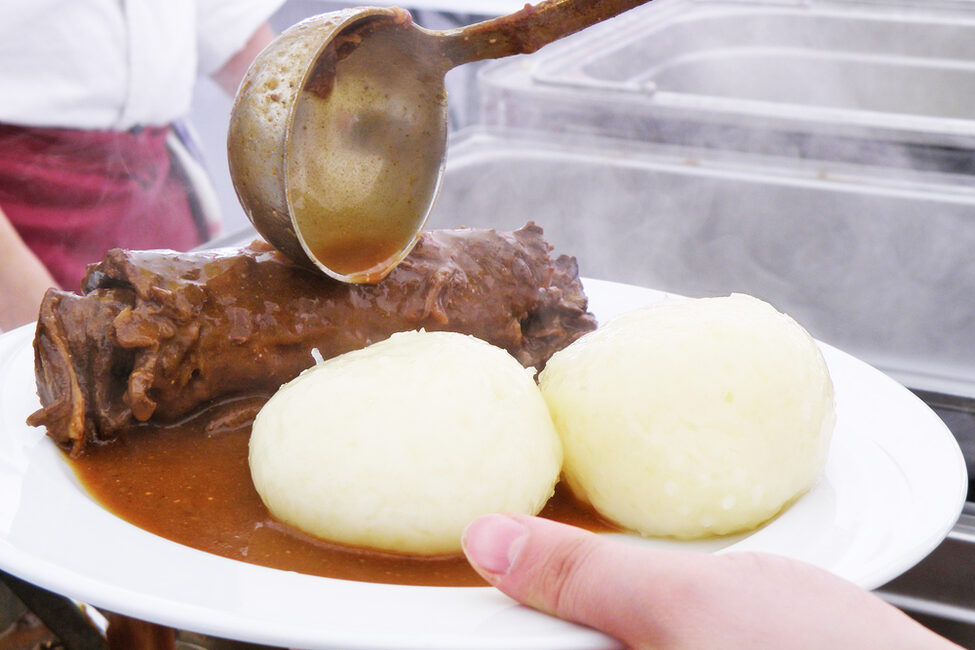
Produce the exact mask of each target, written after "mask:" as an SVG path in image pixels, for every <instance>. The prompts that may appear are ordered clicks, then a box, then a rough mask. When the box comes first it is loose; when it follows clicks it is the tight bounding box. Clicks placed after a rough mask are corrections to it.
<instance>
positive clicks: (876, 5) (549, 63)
mask: <svg viewBox="0 0 975 650" xmlns="http://www.w3.org/2000/svg"><path fill="white" fill-rule="evenodd" d="M479 84H480V92H481V97H482V102H481V111H482V120H483V122H484V123H485V124H490V125H500V126H507V127H522V128H533V129H542V130H559V131H568V132H599V133H602V134H607V135H614V136H619V137H625V138H633V139H639V140H648V141H663V142H671V143H681V144H690V145H702V146H714V147H718V148H722V149H736V150H747V151H766V152H773V153H776V154H784V155H800V156H806V157H816V158H827V159H841V160H850V161H868V162H877V163H879V164H883V165H884V166H887V167H893V166H898V167H912V168H919V167H921V168H938V169H954V170H962V171H972V170H975V161H973V156H972V152H971V151H972V149H975V102H972V100H971V97H972V92H973V90H975V3H973V2H971V1H968V0H913V1H912V0H872V1H871V0H860V1H853V0H655V1H654V2H652V3H650V4H649V5H646V6H644V7H640V8H638V9H635V10H633V11H630V12H628V13H627V14H625V15H623V16H620V17H619V18H617V19H614V20H613V21H611V22H610V23H609V24H606V25H600V26H598V27H595V28H592V29H590V30H587V31H585V32H583V33H581V34H578V35H576V36H575V37H572V38H570V39H566V41H565V42H562V43H558V44H555V45H552V46H551V47H549V48H546V49H544V50H542V51H541V52H539V53H537V54H535V55H532V56H530V57H521V58H519V59H514V60H506V61H499V62H497V63H494V64H491V65H488V66H485V67H484V68H483V69H482V70H481V73H480V79H479Z"/></svg>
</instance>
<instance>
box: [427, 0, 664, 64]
mask: <svg viewBox="0 0 975 650" xmlns="http://www.w3.org/2000/svg"><path fill="white" fill-rule="evenodd" d="M647 2H650V0H544V1H543V2H539V3H538V4H537V5H535V6H531V5H526V6H525V7H524V8H523V9H521V10H519V11H516V12H515V13H513V14H509V15H507V16H500V17H498V18H492V19H491V20H485V21H483V22H480V23H475V24H473V25H468V26H467V27H461V28H458V29H450V30H444V31H442V32H440V33H439V36H440V37H442V38H444V39H446V40H444V41H442V43H441V47H442V51H443V53H444V56H445V57H446V58H447V60H448V63H449V65H448V67H450V68H452V67H454V66H457V65H460V64H462V63H470V62H471V61H480V60H483V59H499V58H502V57H505V56H511V55H514V54H528V53H530V52H534V51H535V50H538V49H539V48H541V47H542V46H544V45H548V44H549V43H551V42H553V41H557V40H558V39H560V38H562V37H564V36H568V35H569V34H574V33H575V32H578V31H579V30H581V29H585V28H586V27H589V26H590V25H595V24H596V23H598V22H602V21H604V20H606V19H607V18H612V17H613V16H616V15H618V14H621V13H623V12H624V11H627V10H629V9H632V8H633V7H638V6H640V5H642V4H646V3H647Z"/></svg>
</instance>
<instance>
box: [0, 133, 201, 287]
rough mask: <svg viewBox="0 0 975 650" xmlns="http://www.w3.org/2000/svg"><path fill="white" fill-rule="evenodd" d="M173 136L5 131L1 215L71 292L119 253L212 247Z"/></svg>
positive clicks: (0, 152)
mask: <svg viewBox="0 0 975 650" xmlns="http://www.w3.org/2000/svg"><path fill="white" fill-rule="evenodd" d="M168 133H169V129H168V127H153V128H145V129H141V130H139V131H130V132H115V131H80V130H73V129H49V128H24V127H16V126H7V125H2V124H0V208H2V209H3V211H4V213H6V215H7V217H8V218H9V219H10V221H11V222H12V223H13V226H14V228H16V229H17V232H18V233H20V236H21V237H22V238H23V239H24V241H25V242H26V243H27V245H28V246H29V247H30V248H31V250H32V251H33V252H34V254H35V255H37V256H38V257H39V258H40V259H41V261H42V262H43V263H44V265H45V266H47V268H48V269H49V270H50V272H51V274H52V275H53V276H54V278H55V279H56V280H57V281H58V283H59V284H60V285H61V286H62V287H64V288H66V289H70V290H77V289H78V288H79V287H80V283H81V278H82V276H83V275H84V273H85V267H86V265H87V264H90V263H92V262H97V261H98V260H100V259H101V258H102V256H103V255H104V254H105V251H107V250H108V249H110V248H116V247H120V248H140V249H146V248H172V249H176V250H187V249H189V248H193V247H194V246H197V245H199V244H201V243H203V242H204V241H205V240H206V239H207V237H208V235H209V233H208V232H207V230H206V226H202V225H200V224H199V223H198V220H197V219H196V218H195V217H194V215H193V211H192V208H191V206H190V202H189V199H188V198H187V189H186V187H185V186H184V184H183V182H182V181H181V179H180V177H179V175H178V173H177V170H175V169H174V168H173V165H171V163H170V155H169V151H168V149H167V147H166V137H167V134H168Z"/></svg>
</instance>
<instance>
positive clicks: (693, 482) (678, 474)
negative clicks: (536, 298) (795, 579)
mask: <svg viewBox="0 0 975 650" xmlns="http://www.w3.org/2000/svg"><path fill="white" fill-rule="evenodd" d="M540 386H541V389H542V394H543V395H544V397H545V400H546V402H547V403H548V405H549V411H550V412H551V414H552V418H553V420H554V422H555V425H556V428H557V429H558V431H559V435H560V436H561V438H562V444H563V450H564V453H565V460H564V466H563V476H564V479H565V481H566V482H567V483H568V485H569V487H570V488H571V490H572V491H573V493H574V494H575V495H576V496H578V497H579V498H581V499H582V500H584V501H586V502H589V503H591V504H592V506H593V507H594V508H595V509H596V510H597V511H598V512H599V513H600V514H602V515H603V516H604V517H606V518H608V519H610V520H612V521H614V522H616V523H618V524H619V525H620V526H622V527H624V528H627V529H630V530H634V531H638V532H640V533H642V534H644V535H649V536H668V537H676V538H682V539H689V538H698V537H705V536H711V535H722V534H726V533H733V532H738V531H743V530H747V529H750V528H753V527H755V526H758V525H759V524H761V523H762V522H764V521H766V520H768V519H769V518H771V517H772V516H774V515H775V514H776V513H777V512H779V510H781V509H782V507H783V506H784V505H786V504H788V503H789V502H790V501H791V500H793V499H795V498H796V497H797V496H799V495H801V494H802V493H804V492H805V491H806V490H808V489H809V488H810V487H811V486H812V485H813V483H814V482H815V481H816V480H817V477H818V476H819V474H820V472H821V471H822V468H823V465H824V463H825V460H826V455H827V450H828V447H829V441H830V436H831V434H832V430H833V424H834V421H835V412H834V406H833V385H832V382H831V380H830V376H829V372H828V370H827V368H826V363H825V361H824V359H823V356H822V354H821V352H820V350H819V348H818V347H817V345H816V343H815V341H814V340H813V339H812V337H811V336H810V335H809V334H808V333H807V332H806V331H805V330H804V329H803V328H802V327H801V326H799V325H798V324H797V323H796V322H795V321H794V320H793V319H792V318H790V317H788V316H786V315H784V314H781V313H779V312H778V311H776V310H775V309H774V308H773V307H772V306H771V305H769V304H767V303H765V302H763V301H761V300H758V299H757V298H753V297H751V296H746V295H741V294H734V295H731V296H728V297H721V298H702V299H689V298H676V297H675V298H668V299H666V300H664V301H661V302H659V303H655V304H652V305H650V306H648V307H646V308H643V309H639V310H637V311H634V312H631V313H628V314H624V315H622V316H620V317H618V318H616V319H615V320H613V321H611V322H609V323H607V324H605V325H603V326H602V327H601V328H600V329H598V330H597V331H595V332H592V333H590V334H588V335H586V336H584V337H582V338H581V339H579V340H577V341H576V342H574V343H572V344H571V345H569V346H568V347H567V348H565V349H564V350H562V351H560V352H558V353H556V354H555V356H553V357H552V359H551V360H550V361H549V362H548V365H547V366H546V368H545V370H544V372H542V374H541V376H540Z"/></svg>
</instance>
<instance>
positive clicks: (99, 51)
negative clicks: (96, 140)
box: [0, 0, 283, 130]
mask: <svg viewBox="0 0 975 650" xmlns="http://www.w3.org/2000/svg"><path fill="white" fill-rule="evenodd" d="M282 2H283V0H2V2H0V123H7V124H16V125H24V126H39V127H65V128H77V129H114V130H124V129H129V128H132V127H135V126H153V125H163V124H167V123H169V122H171V121H173V120H174V119H176V118H179V117H181V116H183V115H185V114H186V113H187V112H188V111H189V108H190V101H191V98H192V93H193V86H194V84H195V82H196V79H197V77H199V76H201V75H209V74H212V73H213V72H215V71H216V70H218V69H219V68H220V67H221V66H222V65H223V64H224V63H225V62H227V61H228V60H229V59H230V58H231V57H232V56H233V55H234V54H235V53H236V52H238V51H239V50H240V49H241V48H242V47H243V46H244V45H245V44H246V43H247V41H248V39H249V38H250V37H251V36H252V35H253V34H254V32H255V30H256V29H257V28H258V27H259V26H260V25H262V24H263V23H264V22H266V21H267V19H268V17H269V16H270V15H271V14H272V13H273V12H274V11H275V10H276V9H277V7H278V6H279V5H280V4H281V3H282Z"/></svg>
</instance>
